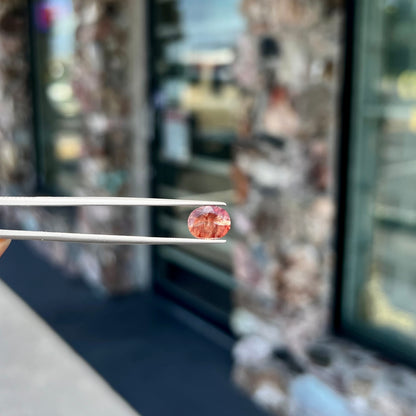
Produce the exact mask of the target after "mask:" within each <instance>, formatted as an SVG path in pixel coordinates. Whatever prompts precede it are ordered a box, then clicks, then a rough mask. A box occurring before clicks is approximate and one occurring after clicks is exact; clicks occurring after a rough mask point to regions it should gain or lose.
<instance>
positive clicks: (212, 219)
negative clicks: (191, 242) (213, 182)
mask: <svg viewBox="0 0 416 416" xmlns="http://www.w3.org/2000/svg"><path fill="white" fill-rule="evenodd" d="M188 228H189V231H190V233H191V234H192V235H193V236H194V237H196V238H221V237H224V236H225V234H227V233H228V231H229V230H230V228H231V220H230V216H229V215H228V212H227V211H226V210H225V209H222V208H220V207H214V206H211V205H208V206H205V207H199V208H197V209H194V210H193V211H192V212H191V214H190V215H189V217H188Z"/></svg>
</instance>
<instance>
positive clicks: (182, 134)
mask: <svg viewBox="0 0 416 416" xmlns="http://www.w3.org/2000/svg"><path fill="white" fill-rule="evenodd" d="M150 7H151V12H152V13H151V16H152V18H151V22H152V23H151V25H152V42H151V46H150V53H151V61H152V62H151V63H152V68H151V72H152V73H153V75H154V88H153V91H152V95H151V99H152V101H153V102H152V104H153V107H154V109H155V113H154V118H155V146H154V161H153V163H154V164H153V166H154V172H155V183H154V194H155V196H157V197H162V198H192V199H207V200H221V201H225V202H227V204H228V208H227V209H228V211H230V210H231V211H232V203H233V191H232V183H231V175H230V159H231V152H232V144H233V141H234V138H235V137H236V132H237V116H238V109H239V101H240V98H241V97H240V92H239V90H238V88H237V87H236V86H235V85H234V82H233V74H232V64H233V61H234V58H235V56H234V46H235V43H236V41H237V37H238V36H239V35H240V34H241V33H242V31H243V29H244V22H243V19H242V17H241V16H240V13H239V7H240V1H239V0H229V1H222V0H212V1H206V2H201V1H199V0H170V1H166V0H158V1H155V2H151V6H150ZM191 210H192V209H160V210H157V211H156V212H155V217H154V219H155V228H156V232H157V233H159V234H160V235H172V236H173V235H175V236H178V237H190V236H191V235H190V233H189V231H188V229H187V217H188V215H189V213H190V212H191ZM232 239H233V236H232V231H231V232H230V233H229V234H228V235H227V241H229V243H227V245H219V246H216V245H211V246H198V247H196V246H187V247H177V248H176V247H175V248H174V247H159V248H156V254H155V255H156V264H157V267H158V274H157V279H156V280H157V284H158V286H159V287H160V288H163V290H165V291H167V292H169V293H170V294H173V295H174V296H175V297H177V298H178V299H181V300H182V301H185V302H186V303H187V304H188V305H191V306H194V307H195V308H196V309H198V311H199V312H202V313H205V314H206V315H209V317H211V318H212V319H213V320H215V321H216V322H219V323H225V322H227V320H228V312H229V310H230V308H231V300H230V293H231V288H232V286H233V279H232V277H231V247H232Z"/></svg>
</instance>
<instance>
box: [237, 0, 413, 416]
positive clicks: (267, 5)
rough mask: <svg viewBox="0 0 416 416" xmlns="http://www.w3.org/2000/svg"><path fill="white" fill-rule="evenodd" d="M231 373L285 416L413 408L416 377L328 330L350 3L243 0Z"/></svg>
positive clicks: (392, 411) (394, 411) (406, 411)
mask: <svg viewBox="0 0 416 416" xmlns="http://www.w3.org/2000/svg"><path fill="white" fill-rule="evenodd" d="M241 10H242V13H243V14H244V15H245V17H246V19H247V28H248V29H247V32H246V34H245V35H244V36H243V37H242V38H241V39H240V41H239V44H238V51H237V56H238V58H237V62H236V64H235V75H236V78H237V81H238V83H239V85H240V87H241V88H242V90H243V91H244V94H245V99H244V102H243V111H242V117H241V122H240V126H241V128H240V138H239V141H238V142H237V145H236V147H235V158H234V161H235V162H234V168H233V172H234V181H235V188H236V191H237V194H238V201H239V204H238V205H237V207H236V208H235V209H234V212H233V227H234V230H236V231H237V232H238V233H239V236H238V243H237V244H236V245H235V248H234V274H235V277H236V279H237V280H238V283H239V284H238V285H237V289H236V291H235V293H234V304H235V309H234V312H233V314H232V318H231V323H232V327H233V329H234V331H235V333H236V334H237V335H238V336H239V341H238V342H237V343H236V346H235V348H234V358H235V366H234V370H233V377H234V380H235V381H236V382H237V384H238V385H240V386H241V387H243V388H244V389H245V390H246V391H247V392H248V393H249V394H250V395H251V396H252V397H253V398H254V400H255V401H257V402H258V403H259V404H260V405H262V406H263V407H265V408H267V409H269V410H271V411H272V412H273V413H275V414H278V415H299V416H301V415H302V416H303V415H320V416H321V415H346V414H348V415H353V414H355V415H386V416H387V415H393V414H394V415H403V416H404V415H411V414H414V413H412V412H413V410H412V409H413V408H414V405H415V398H414V396H412V394H411V389H412V387H413V386H416V377H415V375H414V373H412V372H410V371H409V370H406V369H405V368H402V367H399V366H393V365H391V364H387V363H385V362H383V361H382V360H380V359H378V358H376V357H375V355H374V354H372V353H371V352H369V351H366V350H364V349H362V348H358V347H357V346H355V345H353V344H349V343H343V342H341V341H339V340H337V339H335V338H331V337H329V336H328V335H327V334H328V333H329V328H328V321H329V319H330V313H331V309H330V306H331V305H330V300H331V299H330V296H331V280H332V275H331V270H332V263H333V261H332V257H333V254H332V251H331V239H332V234H333V224H334V222H333V220H334V208H335V207H334V201H333V194H334V173H333V172H334V168H333V155H334V147H335V146H334V144H335V141H336V135H337V128H338V126H337V124H338V119H337V114H338V109H337V106H338V102H339V86H340V80H341V79H342V78H341V77H342V73H341V72H342V71H341V67H342V66H341V65H340V63H341V58H342V52H343V39H342V34H343V8H342V4H341V2H340V1H328V0H244V1H243V2H242V7H241Z"/></svg>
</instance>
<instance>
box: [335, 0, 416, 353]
mask: <svg viewBox="0 0 416 416" xmlns="http://www.w3.org/2000/svg"><path fill="white" fill-rule="evenodd" d="M357 8H358V13H357V16H356V34H355V36H356V37H355V49H356V53H355V68H354V79H355V82H354V85H353V106H352V114H353V115H352V122H353V124H352V134H351V146H352V154H351V159H350V160H351V163H350V172H349V184H348V185H349V206H348V209H349V216H348V222H347V241H346V244H347V245H346V261H345V279H344V280H345V281H344V292H343V293H344V295H343V296H344V305H343V312H344V318H345V320H346V322H347V323H349V324H350V325H352V326H355V327H361V328H362V329H366V330H367V329H369V330H370V331H371V330H376V331H377V333H379V334H380V333H387V332H388V333H395V334H396V335H400V337H399V338H401V339H402V340H403V342H405V343H406V342H407V343H409V342H410V343H411V344H415V342H416V303H415V302H414V299H415V298H416V262H415V261H414V256H415V254H416V197H415V192H414V189H415V184H416V46H415V44H414V43H413V42H410V41H409V39H414V37H415V36H416V3H415V2H414V1H412V0H382V1H376V2H375V1H372V0H365V1H360V2H357ZM415 345H416V344H415Z"/></svg>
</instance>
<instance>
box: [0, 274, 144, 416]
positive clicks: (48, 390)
mask: <svg viewBox="0 0 416 416" xmlns="http://www.w3.org/2000/svg"><path fill="white" fill-rule="evenodd" d="M0 369H1V371H0V415H5V416H6V415H7V416H39V415H42V416H74V415H84V416H90V415H91V416H95V415H100V416H114V415H117V416H138V413H136V412H135V411H134V410H133V409H132V408H131V407H130V406H129V405H128V404H127V403H126V402H125V401H124V400H123V399H122V398H121V397H120V396H119V395H118V394H117V393H115V392H114V391H113V390H112V389H111V387H110V386H109V385H108V384H107V383H106V382H105V381H104V380H103V379H102V378H101V377H100V376H99V375H98V374H97V373H96V372H95V371H94V370H93V369H92V368H91V367H90V366H89V365H88V364H87V363H86V362H85V361H83V360H82V359H81V358H80V357H79V356H78V355H77V354H76V353H75V352H74V351H73V350H72V349H70V348H69V347H68V346H67V345H66V344H65V343H64V342H63V341H62V340H61V339H60V338H59V337H58V336H57V335H56V334H55V333H54V332H53V331H52V330H51V329H50V328H49V327H48V326H47V325H46V324H45V323H44V322H43V321H42V320H41V319H40V318H39V317H38V316H37V315H36V314H35V313H34V312H33V311H32V310H31V309H30V308H29V307H28V306H27V305H26V304H25V303H24V302H23V301H22V300H21V299H20V298H18V297H17V296H16V295H15V294H14V293H13V292H12V291H11V290H10V289H9V288H8V287H7V286H6V285H5V284H4V283H3V282H2V281H0Z"/></svg>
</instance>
